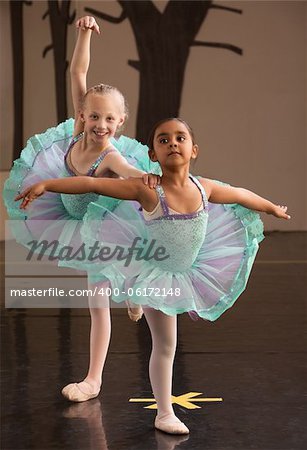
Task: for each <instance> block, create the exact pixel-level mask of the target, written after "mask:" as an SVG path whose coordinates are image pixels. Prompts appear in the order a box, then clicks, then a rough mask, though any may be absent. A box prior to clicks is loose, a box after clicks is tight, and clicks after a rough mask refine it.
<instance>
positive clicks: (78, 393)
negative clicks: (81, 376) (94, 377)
mask: <svg viewBox="0 0 307 450" xmlns="http://www.w3.org/2000/svg"><path fill="white" fill-rule="evenodd" d="M84 383H86V381H84ZM87 384H89V383H87ZM99 392H100V390H99V391H98V392H95V393H87V392H84V391H82V389H80V387H79V384H78V383H71V384H68V385H67V386H65V387H64V388H63V389H62V395H63V396H64V397H65V398H67V400H70V401H71V402H86V401H87V400H91V399H92V398H96V397H97V396H98V395H99Z"/></svg>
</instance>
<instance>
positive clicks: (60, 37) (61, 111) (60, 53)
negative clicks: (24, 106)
mask: <svg viewBox="0 0 307 450" xmlns="http://www.w3.org/2000/svg"><path fill="white" fill-rule="evenodd" d="M70 3H71V2H70V0H63V1H62V2H59V1H57V0H56V1H54V0H49V1H48V9H47V11H46V12H45V14H44V15H43V19H45V18H46V17H47V16H49V22H50V29H51V38H52V44H50V45H48V46H47V47H46V48H45V49H44V51H43V58H45V56H46V55H47V53H48V52H49V51H50V50H53V58H54V69H55V86H56V110H57V120H58V122H63V121H64V120H65V119H67V99H66V71H67V67H68V61H67V60H66V52H67V28H68V25H70V24H71V23H73V21H74V20H75V16H76V11H74V12H73V13H72V14H70V13H69V9H70Z"/></svg>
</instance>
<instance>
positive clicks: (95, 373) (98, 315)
mask: <svg viewBox="0 0 307 450" xmlns="http://www.w3.org/2000/svg"><path fill="white" fill-rule="evenodd" d="M89 289H92V292H94V288H93V286H91V285H89ZM89 306H90V315H91V331H90V362H89V368H88V373H87V375H86V377H85V379H84V380H83V381H82V382H80V383H71V384H69V385H67V386H65V387H64V389H63V390H62V394H63V395H64V397H66V398H68V400H71V401H75V402H82V401H86V400H90V399H91V398H94V397H97V395H98V394H99V390H100V385H101V378H102V371H103V368H104V363H105V360H106V356H107V352H108V348H109V343H110V337H111V316H110V308H109V298H108V297H107V296H102V295H98V294H97V295H96V297H94V296H90V297H89Z"/></svg>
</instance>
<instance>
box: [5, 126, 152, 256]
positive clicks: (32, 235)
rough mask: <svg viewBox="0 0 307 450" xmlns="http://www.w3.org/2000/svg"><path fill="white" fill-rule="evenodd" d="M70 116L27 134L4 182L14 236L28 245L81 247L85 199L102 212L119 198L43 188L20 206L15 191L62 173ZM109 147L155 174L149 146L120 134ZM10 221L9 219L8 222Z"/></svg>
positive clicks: (69, 129) (63, 173)
mask: <svg viewBox="0 0 307 450" xmlns="http://www.w3.org/2000/svg"><path fill="white" fill-rule="evenodd" d="M73 128H74V120H73V119H68V120H66V122H63V123H60V124H59V125H58V126H56V127H53V128H49V129H48V130H47V131H45V132H44V133H41V134H36V135H35V136H33V137H31V138H30V139H29V140H28V142H27V145H26V147H25V148H24V149H23V150H22V152H21V155H20V158H19V159H17V160H16V161H14V165H13V168H12V170H11V172H10V175H9V178H8V179H7V180H6V182H5V185H4V191H3V197H4V202H5V206H6V208H7V212H8V216H9V218H10V219H11V222H10V226H11V228H12V232H13V235H14V237H15V238H16V240H17V241H18V242H19V243H21V244H23V245H25V246H26V247H28V248H29V244H28V242H30V241H32V240H33V239H36V240H47V241H48V242H50V241H52V240H57V241H58V242H59V244H60V246H72V245H73V246H74V247H77V246H80V245H81V244H82V241H81V237H80V233H79V230H80V226H81V223H82V219H83V216H84V214H85V213H86V211H87V207H88V205H89V203H90V202H92V201H97V202H98V203H99V204H102V205H103V206H104V207H105V208H106V210H114V209H115V208H116V207H117V205H118V204H119V203H120V200H118V199H113V198H110V197H104V196H98V195H97V194H93V193H90V194H84V195H78V196H77V195H76V196H72V195H62V194H57V193H51V192H47V193H46V194H44V195H43V196H42V197H40V198H38V199H37V200H36V201H35V202H33V203H32V204H31V205H30V207H29V208H28V210H27V211H24V210H20V209H19V205H20V202H15V201H14V199H15V197H16V195H17V193H19V192H21V191H22V190H24V189H25V188H27V187H29V186H31V185H32V184H34V183H38V182H40V181H42V180H45V179H50V178H59V177H67V176H70V175H71V174H70V173H68V171H67V168H66V166H65V162H64V157H65V154H66V152H67V149H68V147H69V145H70V143H71V141H72V136H73ZM111 142H112V144H113V145H114V147H115V148H116V149H117V150H118V151H119V152H120V153H121V154H122V155H123V156H124V157H125V158H126V159H127V160H128V162H129V163H131V164H132V165H134V166H135V167H137V168H138V169H140V170H143V171H146V172H151V173H160V169H159V166H158V165H157V164H156V163H152V162H150V160H149V158H148V153H147V151H148V149H147V147H146V146H144V145H142V144H140V143H139V142H138V141H136V140H135V139H130V138H127V137H126V136H120V137H119V138H118V139H112V140H111ZM13 221H14V222H13Z"/></svg>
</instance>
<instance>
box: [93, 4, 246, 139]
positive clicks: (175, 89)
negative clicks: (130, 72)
mask: <svg viewBox="0 0 307 450" xmlns="http://www.w3.org/2000/svg"><path fill="white" fill-rule="evenodd" d="M118 3H119V4H120V5H121V8H122V12H121V14H120V15H119V17H113V16H111V15H109V14H106V13H104V12H102V11H98V10H97V9H93V8H88V7H86V8H85V11H86V12H87V13H89V14H91V15H94V16H96V17H98V18H100V19H103V20H106V21H107V22H110V23H114V24H119V23H121V22H123V21H124V20H126V19H128V20H129V21H130V24H131V28H132V30H133V33H134V36H135V41H136V45H137V51H138V55H139V60H138V61H132V60H128V64H129V65H130V66H131V67H133V68H135V69H136V70H138V71H139V75H140V81H139V103H138V113H137V130H136V137H137V139H139V140H140V141H142V142H146V138H147V136H148V133H149V131H150V128H151V126H152V124H153V123H155V122H156V121H158V120H160V119H162V118H165V117H173V116H178V115H179V108H180V103H181V94H182V89H183V83H184V74H185V68H186V65H187V61H188V57H189V53H190V49H191V47H195V46H202V47H215V48H221V49H226V50H229V51H232V52H234V53H236V54H238V55H242V49H241V48H239V47H236V46H235V45H231V44H227V43H219V42H204V41H197V40H195V38H196V35H197V33H198V32H199V30H200V27H201V26H202V25H203V23H204V21H205V20H206V18H207V16H208V12H209V11H210V9H218V10H226V11H229V12H232V13H236V14H241V13H242V10H239V9H236V8H231V7H227V6H222V5H217V4H214V3H213V1H189V0H185V1H184V0H182V1H174V0H170V1H169V2H168V4H167V5H166V7H165V9H164V11H163V13H162V12H160V11H159V10H158V9H157V8H156V6H155V4H154V3H153V2H152V1H150V0H142V1H133V0H132V1H130V0H118ZM102 4H103V3H102Z"/></svg>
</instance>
